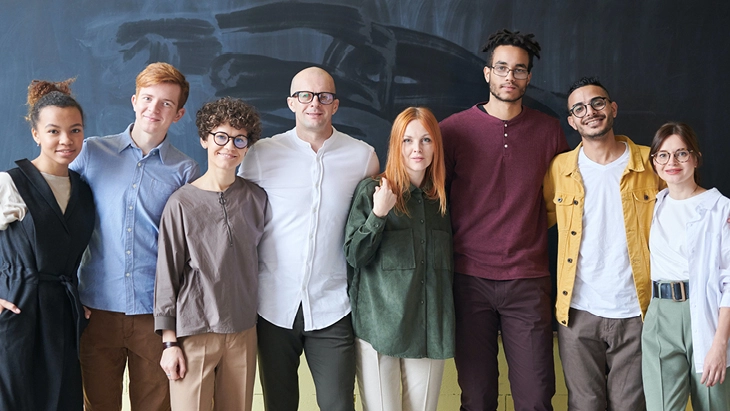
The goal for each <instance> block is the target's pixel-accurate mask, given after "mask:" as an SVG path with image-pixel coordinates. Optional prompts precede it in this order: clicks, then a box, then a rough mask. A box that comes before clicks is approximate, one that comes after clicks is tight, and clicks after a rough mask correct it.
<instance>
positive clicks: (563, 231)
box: [543, 77, 661, 410]
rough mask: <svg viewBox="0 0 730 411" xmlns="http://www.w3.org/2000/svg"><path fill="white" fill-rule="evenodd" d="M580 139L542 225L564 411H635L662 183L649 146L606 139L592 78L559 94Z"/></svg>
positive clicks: (551, 180)
mask: <svg viewBox="0 0 730 411" xmlns="http://www.w3.org/2000/svg"><path fill="white" fill-rule="evenodd" d="M567 109H568V110H567V111H568V124H570V126H571V127H573V128H574V129H575V130H576V131H577V132H578V133H579V134H580V136H581V143H580V144H579V145H578V146H577V147H576V148H575V149H573V150H572V151H569V152H567V153H563V154H560V155H558V156H556V157H555V159H554V160H553V161H552V163H551V164H550V168H549V170H548V173H547V174H546V175H545V180H544V184H543V196H544V198H545V205H546V207H547V214H548V224H549V225H548V226H552V225H554V224H557V226H558V258H557V298H556V302H555V318H556V319H557V321H558V324H559V326H558V349H559V353H560V360H561V362H562V366H563V375H564V377H565V385H566V387H567V389H568V409H571V410H606V409H609V410H643V409H644V408H645V400H644V394H643V390H642V382H641V327H642V319H643V315H644V313H645V312H646V308H647V307H648V305H649V300H650V296H651V281H650V274H649V247H648V241H649V227H650V226H651V213H652V211H653V210H654V199H655V198H656V193H657V192H659V188H660V185H661V182H660V181H659V178H658V177H657V176H656V174H654V173H653V172H652V170H651V165H650V164H649V163H650V161H649V147H646V146H641V145H637V144H635V143H634V142H633V141H632V140H631V139H630V138H628V137H627V136H623V135H618V134H616V133H615V132H614V129H613V124H614V120H615V118H616V117H617V115H618V104H617V103H616V102H614V101H611V99H610V97H609V93H608V90H606V88H605V87H604V86H603V85H602V84H601V82H600V81H599V80H598V78H596V77H583V78H581V79H579V80H578V81H576V82H575V83H573V85H572V86H571V87H570V89H569V91H568V104H567Z"/></svg>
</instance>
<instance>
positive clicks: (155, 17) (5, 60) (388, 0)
mask: <svg viewBox="0 0 730 411" xmlns="http://www.w3.org/2000/svg"><path fill="white" fill-rule="evenodd" d="M729 12H730V6H728V2H725V1H722V2H720V1H715V2H687V1H684V0H664V1H657V0H654V1H648V0H643V1H618V0H613V1H597V2H583V1H580V2H579V1H568V0H549V1H548V0H532V1H486V0H474V1H460V0H412V1H410V0H362V1H336V0H319V1H293V2H292V1H275V0H258V1H239V2H236V1H217V0H206V1H200V0H194V1H193V0H148V1H139V0H137V1H135V0H116V1H93V0H54V1H51V0H43V1H41V0H25V1H22V2H21V1H10V0H7V1H6V0H2V1H0V67H1V69H0V75H1V77H0V95H1V96H2V99H0V113H2V114H0V118H1V119H2V125H3V130H2V135H1V138H2V150H0V168H2V169H5V168H9V167H11V166H12V161H13V160H15V159H18V158H22V157H29V158H33V157H35V156H36V155H37V148H36V147H35V144H33V141H32V139H31V137H30V133H29V130H28V126H27V124H26V123H25V122H24V120H23V116H24V114H25V106H24V103H25V98H26V88H27V85H28V83H29V82H30V81H31V80H32V79H34V78H42V79H51V80H62V79H65V78H68V77H77V78H78V80H77V82H76V83H75V85H74V91H75V94H76V96H77V97H78V100H79V101H80V102H81V104H82V105H83V106H84V108H85V110H86V135H87V136H91V135H106V134H112V133H117V132H120V131H121V130H123V129H124V128H125V127H126V126H127V125H128V124H129V123H130V122H132V121H133V119H134V113H133V111H132V107H131V103H130V97H131V95H132V94H133V93H134V78H135V76H136V74H137V73H138V72H139V71H140V70H141V69H142V68H143V67H144V66H145V65H146V64H148V63H150V62H154V61H167V62H170V63H172V64H174V65H175V66H177V67H178V68H180V69H181V71H182V72H183V73H184V74H185V75H186V76H187V77H188V80H189V81H190V84H191V96H190V99H189V101H188V103H187V106H186V108H187V110H188V114H186V115H185V117H184V118H183V119H182V120H181V121H180V122H179V123H178V124H175V125H173V127H172V128H171V132H170V137H171V138H172V140H173V143H174V144H175V145H176V146H178V147H179V148H181V149H182V150H183V151H185V152H186V153H188V154H189V155H191V156H192V157H194V158H195V159H197V160H198V161H199V162H202V163H204V162H205V156H204V152H203V151H202V149H201V148H200V146H199V144H198V142H197V138H196V131H195V124H194V112H195V111H196V110H197V109H198V108H199V107H200V106H201V105H202V104H203V103H204V102H206V101H209V100H212V99H214V98H216V97H218V96H224V95H232V96H236V97H240V98H243V99H244V100H247V101H249V102H250V103H252V104H254V105H255V106H257V107H258V109H259V111H260V112H261V114H262V117H263V119H264V135H266V136H268V135H272V134H275V133H278V132H281V131H283V130H286V129H289V128H291V127H292V126H293V115H292V113H291V112H290V111H289V110H288V109H287V108H286V104H285V98H286V95H287V94H288V91H289V81H290V79H291V77H292V75H293V74H294V73H296V72H297V71H298V70H300V69H301V68H304V67H306V66H310V65H320V66H322V67H324V68H326V69H327V70H329V71H330V72H331V73H332V74H333V75H334V77H335V80H336V84H337V91H338V94H339V96H340V99H341V103H340V107H341V108H340V111H339V112H338V113H337V115H336V116H335V126H336V127H338V129H340V130H342V131H344V132H347V133H349V134H351V135H353V136H356V137H358V138H361V139H364V140H366V141H368V142H369V143H371V144H372V145H373V146H375V147H376V150H377V151H378V154H379V155H380V157H381V159H384V156H385V147H386V144H385V141H386V138H387V135H388V131H389V126H390V122H391V121H392V119H393V118H394V117H395V115H396V114H397V113H398V112H399V111H400V110H401V109H402V108H404V107H406V106H409V105H426V106H429V107H431V108H432V109H433V110H434V111H435V112H436V114H437V116H438V117H439V119H442V118H444V117H445V116H447V115H449V114H451V113H453V112H455V111H458V110H462V109H464V108H466V107H468V106H470V105H473V104H474V103H476V102H478V101H482V100H485V99H486V98H487V96H488V89H487V87H486V85H485V83H484V81H483V77H482V74H481V69H482V66H483V64H484V61H483V58H484V56H483V54H482V53H479V52H478V51H479V49H480V46H481V44H482V43H483V42H484V41H485V40H486V38H487V37H488V35H489V34H490V33H492V32H493V31H495V30H496V29H499V28H502V27H506V28H510V29H513V30H522V31H527V32H534V33H535V34H536V37H537V39H538V41H539V42H540V44H541V45H542V49H543V58H542V59H541V60H538V61H536V65H535V69H534V71H533V79H532V84H531V86H530V88H529V90H528V92H527V98H526V99H525V103H526V104H527V105H529V106H532V107H536V108H538V109H540V110H542V111H545V112H548V113H551V114H553V115H555V116H560V117H565V116H564V113H565V108H564V106H565V91H566V90H567V88H568V86H569V85H570V84H571V83H572V82H573V81H574V80H575V79H577V78H578V77H581V76H584V75H598V76H599V77H600V78H601V79H602V81H603V83H604V84H605V85H606V86H607V88H608V89H609V91H610V93H611V97H612V98H613V99H614V100H615V101H617V103H618V106H619V111H618V119H617V120H616V125H615V127H616V131H617V132H618V133H621V134H627V135H629V136H630V137H632V138H633V139H634V140H635V141H638V142H640V143H644V144H648V143H649V141H650V139H651V136H652V134H653V132H654V131H655V130H656V129H657V127H658V126H659V125H661V124H662V123H663V122H665V121H667V120H681V121H686V122H688V123H690V124H691V125H692V126H693V127H694V128H695V129H696V130H697V132H698V134H699V136H700V138H701V144H702V147H703V152H704V158H705V166H704V168H703V176H704V181H705V185H708V186H717V187H718V188H720V190H721V191H723V192H724V193H725V194H730V179H729V178H728V167H727V163H728V156H730V139H728V136H727V135H726V133H727V131H726V130H727V124H728V115H727V114H726V113H725V111H726V110H725V109H726V107H725V101H726V100H727V99H728V96H730V87H728V79H727V74H726V73H727V70H728V67H730V64H728V63H730V50H728V48H729V46H728V44H730V42H729V41H728V40H730V39H729V36H728V34H727V29H726V26H727V23H728V21H729V18H730V13H729ZM562 120H563V125H564V127H565V129H566V133H567V134H568V136H569V141H570V143H571V145H573V146H575V145H576V144H577V143H578V141H579V137H578V136H577V135H576V134H575V133H574V132H573V131H572V129H570V128H569V127H568V126H567V122H566V121H565V119H564V118H563V119H562ZM201 165H203V167H204V164H201Z"/></svg>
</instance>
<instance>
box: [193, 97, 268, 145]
mask: <svg viewBox="0 0 730 411" xmlns="http://www.w3.org/2000/svg"><path fill="white" fill-rule="evenodd" d="M225 123H228V124H230V125H231V127H233V128H235V129H238V130H246V132H247V133H248V136H247V140H248V146H249V147H251V146H252V145H253V143H255V142H256V141H258V140H259V138H260V137H261V117H259V113H258V112H257V111H256V108H255V107H254V106H251V105H249V104H246V103H244V102H243V100H241V99H238V98H233V97H223V98H220V99H218V100H216V101H213V102H210V103H205V105H203V107H201V108H200V110H198V113H197V114H196V115H195V125H196V126H198V136H200V138H201V139H203V140H208V133H210V131H211V130H213V129H214V128H216V127H218V126H220V125H221V124H225Z"/></svg>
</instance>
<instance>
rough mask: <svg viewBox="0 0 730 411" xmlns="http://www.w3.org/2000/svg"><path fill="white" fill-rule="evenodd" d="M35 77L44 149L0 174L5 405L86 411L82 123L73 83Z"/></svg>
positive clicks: (86, 210) (86, 196)
mask: <svg viewBox="0 0 730 411" xmlns="http://www.w3.org/2000/svg"><path fill="white" fill-rule="evenodd" d="M72 81H73V80H66V81H64V82H61V83H52V82H48V81H38V80H34V81H33V82H32V83H31V84H30V86H29V87H28V106H29V111H28V117H27V120H28V122H29V123H30V126H31V131H32V134H33V139H34V140H35V142H36V144H37V145H38V147H39V148H40V154H38V157H36V158H35V159H34V160H32V161H28V160H26V159H23V160H18V161H16V162H15V163H16V164H17V165H18V167H17V168H14V169H12V170H9V171H7V172H4V173H0V209H1V210H0V364H2V366H0V409H2V410H81V409H82V408H83V394H82V389H81V366H80V364H79V358H78V349H79V345H78V342H79V336H80V335H81V332H82V331H83V329H84V327H86V316H85V315H84V309H83V307H82V306H81V303H80V302H79V298H78V290H77V285H78V280H77V277H76V270H77V269H78V267H79V263H80V262H81V256H82V254H83V252H84V250H85V249H86V245H87V244H88V243H89V239H90V238H91V232H92V230H93V228H94V214H95V209H94V199H93V197H92V195H91V189H90V188H89V186H88V185H87V184H86V183H85V182H83V181H82V180H81V177H80V176H79V175H78V174H77V173H75V172H73V171H69V169H68V165H69V164H70V163H71V162H72V161H73V160H74V159H75V158H76V156H78V154H79V152H81V146H82V143H83V141H84V124H83V123H84V121H83V112H82V110H81V106H80V105H79V103H77V102H76V100H74V99H73V97H71V95H70V94H71V90H70V89H69V84H70V83H71V82H72Z"/></svg>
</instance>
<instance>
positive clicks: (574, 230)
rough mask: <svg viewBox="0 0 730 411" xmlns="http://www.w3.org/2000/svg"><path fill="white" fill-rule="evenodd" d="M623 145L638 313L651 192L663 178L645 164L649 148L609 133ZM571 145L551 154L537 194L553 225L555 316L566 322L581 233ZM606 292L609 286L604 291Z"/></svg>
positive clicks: (645, 285)
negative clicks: (555, 235) (555, 245)
mask: <svg viewBox="0 0 730 411" xmlns="http://www.w3.org/2000/svg"><path fill="white" fill-rule="evenodd" d="M615 137H616V140H617V141H624V142H626V144H628V147H629V163H628V165H627V166H626V169H625V170H624V172H623V175H622V176H621V183H620V184H621V204H622V206H623V211H624V225H625V227H626V240H627V243H628V248H629V260H630V262H631V269H632V271H633V274H634V285H635V286H636V295H637V297H638V298H639V305H640V306H641V316H642V318H643V317H644V314H645V313H646V309H647V307H648V306H649V301H650V300H651V276H650V274H649V229H650V227H651V218H652V214H653V211H654V203H655V202H656V194H657V192H659V188H660V186H663V182H661V180H660V179H659V177H657V175H656V173H654V170H653V169H652V168H651V160H650V159H649V147H646V146H638V145H636V144H634V143H633V142H632V141H631V140H630V139H629V138H628V137H626V136H615ZM582 146H583V143H581V144H579V145H578V147H576V148H575V149H574V150H572V151H569V152H567V153H563V154H559V155H557V156H556V157H555V158H554V159H553V161H552V163H551V164H550V168H549V169H548V172H547V174H546V175H545V180H544V181H543V195H544V196H545V203H546V206H547V212H548V226H549V227H552V226H553V225H554V224H555V223H556V222H557V224H558V296H557V301H556V303H555V316H556V317H557V319H558V323H560V324H561V325H564V326H567V325H568V310H569V308H570V299H571V298H572V296H573V284H574V283H575V271H576V263H577V259H578V252H579V249H580V241H581V235H582V233H583V200H584V199H585V190H584V189H583V180H582V178H581V176H580V172H579V171H578V153H579V151H580V148H581V147H582ZM606 292H611V290H610V289H609V290H606Z"/></svg>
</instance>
